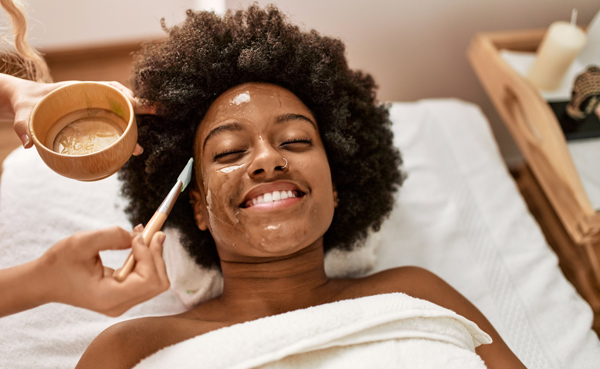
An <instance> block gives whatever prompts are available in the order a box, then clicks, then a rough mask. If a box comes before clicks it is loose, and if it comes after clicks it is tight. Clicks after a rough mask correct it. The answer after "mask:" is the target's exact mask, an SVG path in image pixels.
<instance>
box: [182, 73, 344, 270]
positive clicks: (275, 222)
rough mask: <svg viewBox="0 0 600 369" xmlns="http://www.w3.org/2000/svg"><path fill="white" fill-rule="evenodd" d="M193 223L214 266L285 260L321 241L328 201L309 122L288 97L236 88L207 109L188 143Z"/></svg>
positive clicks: (267, 88) (325, 166)
mask: <svg viewBox="0 0 600 369" xmlns="http://www.w3.org/2000/svg"><path fill="white" fill-rule="evenodd" d="M194 151H195V152H194V155H195V158H196V163H197V164H196V168H195V170H196V178H198V182H197V187H198V189H199V192H194V191H193V192H192V197H193V200H194V209H195V214H196V223H197V224H198V227H199V228H200V229H203V230H205V229H207V228H208V229H209V230H210V232H211V234H212V236H213V238H214V240H215V242H216V244H217V249H218V251H219V257H220V258H221V259H222V260H240V259H242V260H251V259H252V258H256V257H261V258H264V257H278V256H285V255H289V254H291V253H294V252H296V251H299V250H300V249H302V248H305V247H307V246H309V245H311V244H313V243H315V242H317V243H319V244H320V245H322V237H323V234H324V233H325V231H326V230H327V229H328V228H329V225H330V224H331V221H332V219H333V212H334V207H335V201H336V200H335V198H336V194H335V191H334V189H333V184H332V180H331V173H330V169H329V163H328V162H327V156H326V154H325V148H324V147H323V142H322V141H321V138H320V135H319V130H318V126H317V122H316V121H315V118H314V117H313V115H312V114H311V112H310V111H309V110H308V108H307V107H306V106H305V105H304V104H303V103H302V101H300V100H299V99H298V98H297V97H296V96H295V95H294V94H293V93H291V92H290V91H288V90H286V89H284V88H282V87H279V86H276V85H271V84H265V83H246V84H242V85H239V86H236V87H234V88H232V89H230V90H228V91H226V92H225V93H223V94H222V95H221V96H219V97H218V98H217V99H216V100H215V102H213V104H212V105H211V106H210V108H209V110H208V112H207V113H206V115H205V117H204V119H203V121H202V123H201V124H200V127H199V128H198V132H197V134H196V139H195V149H194Z"/></svg>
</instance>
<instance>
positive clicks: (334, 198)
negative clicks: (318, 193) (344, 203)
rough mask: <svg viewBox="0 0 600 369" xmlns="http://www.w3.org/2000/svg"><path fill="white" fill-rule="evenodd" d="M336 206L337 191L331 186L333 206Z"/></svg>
mask: <svg viewBox="0 0 600 369" xmlns="http://www.w3.org/2000/svg"><path fill="white" fill-rule="evenodd" d="M337 207H338V192H337V190H336V189H335V186H333V208H334V209H335V208H337Z"/></svg>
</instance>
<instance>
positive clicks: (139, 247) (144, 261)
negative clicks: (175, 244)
mask: <svg viewBox="0 0 600 369" xmlns="http://www.w3.org/2000/svg"><path fill="white" fill-rule="evenodd" d="M165 238H166V235H165V234H164V233H163V232H156V234H154V236H152V239H151V240H150V244H149V245H148V246H146V245H144V243H143V240H142V238H141V236H138V237H136V239H135V240H134V241H133V243H132V246H131V247H132V249H133V256H134V258H135V260H136V265H135V268H134V272H135V273H137V274H139V275H140V276H141V277H142V278H143V279H145V280H147V282H148V283H150V284H153V285H155V286H156V288H157V290H161V289H162V290H165V289H167V288H168V287H169V279H168V277H167V269H166V267H165V263H164V260H163V258H162V251H163V243H164V241H165Z"/></svg>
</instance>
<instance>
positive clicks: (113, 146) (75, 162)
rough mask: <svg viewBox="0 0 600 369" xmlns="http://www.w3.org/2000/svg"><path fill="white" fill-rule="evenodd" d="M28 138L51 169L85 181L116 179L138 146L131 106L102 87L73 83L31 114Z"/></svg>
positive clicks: (120, 96)
mask: <svg viewBox="0 0 600 369" xmlns="http://www.w3.org/2000/svg"><path fill="white" fill-rule="evenodd" d="M82 127H83V128H84V129H83V130H82ZM29 133H30V137H31V139H32V140H33V143H34V145H35V147H36V148H37V151H38V153H39V155H40V157H41V158H42V160H44V162H45V163H46V165H47V166H48V167H50V168H51V169H52V170H54V171H55V172H56V173H58V174H60V175H63V176H65V177H69V178H73V179H77V180H80V181H96V180H99V179H102V178H106V177H108V176H110V175H111V174H114V173H115V172H116V171H118V170H119V168H121V167H122V166H123V165H124V164H125V163H126V162H127V160H129V158H130V157H131V155H132V153H133V150H134V149H135V145H136V142H137V124H136V121H135V115H134V112H133V106H132V105H131V102H130V101H129V99H127V97H126V96H125V95H124V94H123V93H122V92H121V91H119V90H118V89H116V88H114V87H112V86H110V85H108V84H104V83H101V82H74V83H72V84H69V85H66V86H63V87H60V88H58V89H56V90H54V91H52V92H51V93H49V94H48V95H46V96H45V97H44V98H43V99H42V100H40V101H39V102H38V103H37V105H36V106H35V107H34V109H33V111H32V113H31V120H30V123H29ZM112 141H114V142H112Z"/></svg>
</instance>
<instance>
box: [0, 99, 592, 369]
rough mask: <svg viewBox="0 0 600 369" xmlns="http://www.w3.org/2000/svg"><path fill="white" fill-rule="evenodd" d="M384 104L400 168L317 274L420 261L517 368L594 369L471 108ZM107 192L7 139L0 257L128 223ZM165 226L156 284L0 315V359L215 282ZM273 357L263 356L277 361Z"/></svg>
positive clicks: (21, 361)
mask: <svg viewBox="0 0 600 369" xmlns="http://www.w3.org/2000/svg"><path fill="white" fill-rule="evenodd" d="M390 109H391V110H390V112H391V119H392V121H393V131H394V135H395V138H394V140H395V144H396V145H397V146H398V147H399V148H400V150H401V152H402V155H403V159H404V164H403V169H404V170H405V171H406V173H407V174H408V177H407V179H406V181H405V183H404V185H403V186H402V188H401V189H400V191H399V193H398V195H397V199H396V206H395V209H394V211H393V212H392V214H391V215H390V217H389V219H387V220H386V221H385V222H384V224H383V226H382V228H381V231H380V232H378V233H373V234H370V236H369V237H368V239H367V242H366V244H365V245H364V246H363V247H359V248H357V249H355V250H352V251H350V252H340V251H333V252H330V253H329V254H327V255H326V270H327V273H328V274H329V275H330V276H348V275H351V276H357V275H364V274H370V273H375V272H377V271H381V270H384V269H387V268H392V267H397V266H403V265H416V266H420V267H424V268H426V269H429V270H431V271H432V272H434V273H436V274H437V275H439V276H440V277H442V278H443V279H444V280H446V281H447V282H448V283H449V284H450V285H452V286H453V287H454V288H455V289H457V290H458V291H459V292H460V293H462V294H463V295H464V296H466V297H467V298H468V299H469V300H470V301H471V302H473V303H474V304H475V305H476V306H477V307H478V308H479V309H480V310H481V311H482V312H483V313H484V314H485V315H486V317H487V318H488V319H489V320H490V321H491V323H492V324H493V325H494V327H495V328H496V329H497V330H498V332H499V333H500V335H501V336H502V337H503V339H504V340H505V341H506V342H507V344H508V345H509V346H510V348H511V349H512V350H513V352H514V353H515V354H516V355H517V356H518V357H519V358H520V359H521V361H522V362H523V363H524V364H525V365H526V366H527V367H528V368H530V369H531V368H540V369H542V368H543V369H549V368H557V369H558V368H567V367H571V368H597V367H598V365H599V363H600V341H599V340H598V337H597V335H596V333H595V332H594V331H593V330H592V329H591V326H592V318H593V315H592V310H591V309H590V307H589V305H588V304H587V303H586V302H585V301H584V300H583V299H582V298H581V297H580V296H579V295H578V294H577V292H576V290H575V289H574V288H573V286H572V285H571V284H570V283H569V282H568V281H567V279H566V278H565V277H564V275H563V274H562V273H561V270H560V268H559V266H558V258H557V256H556V255H555V254H554V253H553V251H552V250H551V248H550V247H549V246H548V244H547V242H546V241H545V239H544V236H543V235H542V232H541V230H540V227H539V226H538V224H537V223H536V222H535V221H534V219H533V217H532V215H531V214H530V213H529V211H528V209H527V207H526V205H525V202H524V201H523V198H522V197H521V195H520V193H519V192H518V189H517V187H516V185H515V183H514V181H513V179H512V177H511V176H510V174H509V172H508V170H507V168H506V166H505V164H504V162H503V161H502V158H501V156H500V153H499V150H498V147H497V145H496V142H495V141H494V139H493V136H492V133H491V130H490V127H489V124H488V121H487V120H486V118H485V116H484V115H483V114H482V113H481V111H480V109H479V108H478V107H477V106H475V105H473V104H471V103H468V102H465V101H461V100H457V99H428V100H420V101H417V102H408V103H399V102H394V103H391V104H390ZM147 149H148V148H147ZM119 189H120V186H119V181H118V178H117V176H111V177H109V178H107V179H104V180H102V181H98V182H90V183H85V182H77V181H74V180H70V179H67V178H63V177H61V176H59V175H57V174H55V173H54V172H52V171H51V170H49V169H48V168H47V167H46V166H45V165H44V163H43V162H42V161H41V159H40V158H39V157H38V155H37V153H36V152H35V150H34V149H31V150H24V149H22V148H19V149H17V150H15V151H14V152H12V153H11V154H10V156H9V157H8V158H7V159H6V160H5V161H4V163H3V173H2V178H1V181H0V234H1V235H2V237H0V268H6V267H9V266H13V265H17V264H20V263H23V262H26V261H29V260H32V259H34V258H36V257H38V256H39V255H41V254H42V253H43V252H44V250H46V249H47V248H48V247H50V246H51V245H52V244H54V243H55V242H57V241H58V240H60V239H62V238H64V237H67V236H69V235H71V234H72V233H74V232H77V231H81V230H90V229H98V228H104V227H109V226H113V225H119V226H121V227H123V228H125V229H131V225H130V224H129V223H128V221H127V219H126V216H125V214H124V213H123V209H124V206H125V203H124V200H123V199H122V198H121V197H120V196H119ZM167 235H168V236H167V241H166V243H165V248H164V255H165V259H166V263H167V268H168V273H169V278H170V280H171V284H172V286H171V288H170V289H169V290H168V291H166V292H164V293H162V294H161V295H159V296H157V297H155V298H154V299H152V300H150V301H147V302H145V303H142V304H140V305H138V306H136V307H134V308H132V309H130V310H129V311H128V312H126V313H125V314H123V315H122V316H120V317H117V318H110V317H106V316H103V315H101V314H98V313H95V312H90V311H87V310H84V309H79V308H75V307H71V306H67V305H62V304H47V305H45V306H41V307H38V308H35V309H32V310H29V311H25V312H21V313H19V314H15V315H12V316H8V317H5V318H2V319H0V332H1V334H0V367H2V368H33V367H35V368H70V367H74V366H75V365H76V363H77V361H78V359H79V357H80V356H81V354H82V353H83V351H84V350H85V349H86V347H87V346H88V345H89V343H90V342H91V341H92V340H93V339H94V337H96V336H97V335H98V334H99V333H100V332H102V331H103V330H104V329H105V328H107V327H109V326H111V325H113V324H115V323H117V322H120V321H123V320H127V319H132V318H136V317H143V316H151V315H165V314H175V313H179V312H182V311H184V310H186V309H188V308H189V307H191V306H193V305H194V304H196V303H198V302H200V301H203V300H205V299H207V298H209V297H210V296H213V295H214V294H216V293H218V291H219V289H220V288H221V283H222V281H221V280H220V276H219V273H218V272H217V271H215V270H205V269H201V268H199V267H198V266H196V265H195V264H194V263H193V262H192V261H191V260H190V258H189V257H187V255H186V254H185V252H184V251H183V249H182V247H181V245H179V244H178V242H177V235H176V232H175V231H173V230H169V231H168V232H167ZM128 253H129V251H127V250H123V251H110V252H105V253H103V254H102V259H103V261H104V263H105V264H108V265H109V266H111V267H119V266H120V265H121V264H122V263H123V261H124V260H125V258H126V257H127V255H128ZM251 323H252V322H251ZM282 329H284V328H282ZM273 333H274V334H275V333H280V332H273ZM221 334H224V333H223V332H222V331H217V332H216V335H221ZM266 335H267V336H269V334H268V332H266ZM215 337H216V336H215ZM211 342H220V341H218V340H216V339H215V341H211ZM219 350H220V348H219V347H215V348H214V351H213V352H214V353H215V354H214V355H215V356H217V355H218V353H219V352H220V351H219ZM286 358H288V359H289V356H286V355H284V354H282V355H280V357H279V358H275V359H274V361H273V363H271V364H268V365H271V366H265V367H273V368H275V367H280V366H278V364H282V363H283V361H281V360H286ZM211 359H212V358H211ZM142 363H144V362H142ZM264 363H266V361H265V362H264ZM146 364H147V366H146V367H150V364H151V362H150V361H149V362H147V363H146ZM282 365H283V364H282ZM234 367H242V366H234ZM290 367H293V366H290ZM322 367H329V366H322ZM331 367H333V366H331ZM357 367H358V366H357ZM364 367H368V365H366V366H364Z"/></svg>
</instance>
